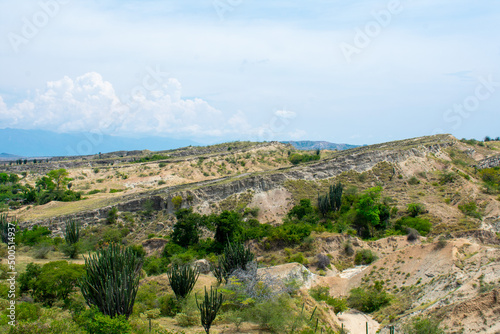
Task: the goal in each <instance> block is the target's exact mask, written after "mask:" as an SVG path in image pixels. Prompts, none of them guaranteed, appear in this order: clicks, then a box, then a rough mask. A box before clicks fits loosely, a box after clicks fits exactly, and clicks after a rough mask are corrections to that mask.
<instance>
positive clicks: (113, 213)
mask: <svg viewBox="0 0 500 334" xmlns="http://www.w3.org/2000/svg"><path fill="white" fill-rule="evenodd" d="M117 219H118V208H117V207H112V208H111V209H110V210H109V211H108V217H107V218H106V222H107V223H108V224H114V223H116V220H117Z"/></svg>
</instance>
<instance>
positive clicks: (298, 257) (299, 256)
mask: <svg viewBox="0 0 500 334" xmlns="http://www.w3.org/2000/svg"><path fill="white" fill-rule="evenodd" d="M286 261H287V262H288V263H292V262H296V263H300V264H302V265H307V264H309V261H308V260H307V259H306V257H305V256H304V254H303V253H302V252H298V253H295V254H293V255H290V257H288V258H287V260H286Z"/></svg>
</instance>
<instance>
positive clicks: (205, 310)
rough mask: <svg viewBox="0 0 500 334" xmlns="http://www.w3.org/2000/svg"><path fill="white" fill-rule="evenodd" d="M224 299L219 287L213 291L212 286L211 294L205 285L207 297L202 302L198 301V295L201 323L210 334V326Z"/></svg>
mask: <svg viewBox="0 0 500 334" xmlns="http://www.w3.org/2000/svg"><path fill="white" fill-rule="evenodd" d="M223 301H224V297H223V296H222V294H221V293H219V292H218V291H217V289H216V290H215V291H213V290H212V287H210V294H209V293H208V292H207V288H206V287H205V298H204V300H203V302H202V303H201V304H199V303H198V297H196V305H197V306H198V309H199V310H200V313H201V325H202V326H203V328H204V329H205V332H206V333H207V334H210V327H211V326H212V322H213V321H214V320H215V317H216V316H217V313H218V312H219V309H220V307H221V306H222V302H223Z"/></svg>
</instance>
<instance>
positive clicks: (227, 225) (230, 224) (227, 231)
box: [213, 211, 242, 251]
mask: <svg viewBox="0 0 500 334" xmlns="http://www.w3.org/2000/svg"><path fill="white" fill-rule="evenodd" d="M213 219H214V220H215V226H216V228H215V235H214V239H215V242H216V245H215V247H216V248H217V250H218V251H221V250H222V249H223V247H224V246H225V245H227V244H228V243H230V242H233V241H234V239H235V238H236V236H238V235H239V234H240V233H241V231H242V227H241V216H240V214H239V213H237V212H234V211H223V212H222V213H221V214H220V215H219V216H214V217H213Z"/></svg>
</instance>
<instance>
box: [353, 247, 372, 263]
mask: <svg viewBox="0 0 500 334" xmlns="http://www.w3.org/2000/svg"><path fill="white" fill-rule="evenodd" d="M377 259H378V257H377V255H376V254H375V253H373V252H372V251H371V250H369V249H362V250H359V251H357V252H356V256H355V257H354V263H355V264H356V265H360V264H364V265H368V264H370V263H372V262H374V261H376V260H377Z"/></svg>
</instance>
